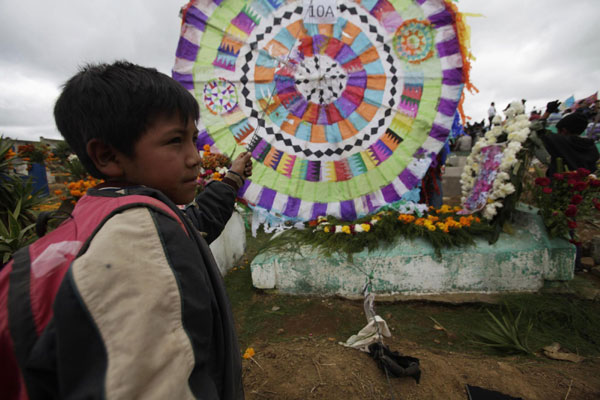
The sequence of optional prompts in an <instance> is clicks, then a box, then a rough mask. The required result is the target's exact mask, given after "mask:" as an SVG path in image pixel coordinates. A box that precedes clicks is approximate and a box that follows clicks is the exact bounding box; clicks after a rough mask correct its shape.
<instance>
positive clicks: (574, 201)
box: [571, 194, 583, 205]
mask: <svg viewBox="0 0 600 400" xmlns="http://www.w3.org/2000/svg"><path fill="white" fill-rule="evenodd" d="M582 201H583V196H582V195H580V194H576V195H574V196H573V197H571V204H575V205H577V204H579V203H581V202H582Z"/></svg>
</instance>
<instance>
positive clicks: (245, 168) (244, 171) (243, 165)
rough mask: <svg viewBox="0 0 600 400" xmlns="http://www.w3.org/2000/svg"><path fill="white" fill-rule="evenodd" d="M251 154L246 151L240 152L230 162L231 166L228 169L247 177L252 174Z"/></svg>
mask: <svg viewBox="0 0 600 400" xmlns="http://www.w3.org/2000/svg"><path fill="white" fill-rule="evenodd" d="M251 156H252V155H251V154H250V153H249V152H247V151H245V152H243V153H240V155H238V156H237V158H236V159H235V160H234V161H233V163H232V164H231V168H230V169H229V170H230V171H232V172H235V173H237V174H239V175H240V176H243V177H244V178H247V177H249V176H251V175H252V158H251Z"/></svg>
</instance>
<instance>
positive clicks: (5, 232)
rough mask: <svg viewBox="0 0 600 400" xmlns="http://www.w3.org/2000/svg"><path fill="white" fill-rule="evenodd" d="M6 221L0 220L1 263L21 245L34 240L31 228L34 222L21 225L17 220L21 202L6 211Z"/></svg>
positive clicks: (5, 261) (6, 260) (8, 258)
mask: <svg viewBox="0 0 600 400" xmlns="http://www.w3.org/2000/svg"><path fill="white" fill-rule="evenodd" d="M7 214H8V222H7V223H6V224H5V223H4V222H3V221H2V220H0V258H1V259H2V264H5V263H7V262H8V260H10V258H11V257H12V255H13V254H14V252H15V251H17V250H19V249H20V248H21V247H24V246H27V245H28V244H30V243H31V242H33V241H34V240H35V235H34V233H33V231H32V229H33V228H34V227H35V223H32V224H29V225H27V226H22V225H21V223H20V222H19V215H20V214H21V202H20V201H19V202H18V203H17V207H16V209H15V210H14V211H10V210H9V211H8V212H7Z"/></svg>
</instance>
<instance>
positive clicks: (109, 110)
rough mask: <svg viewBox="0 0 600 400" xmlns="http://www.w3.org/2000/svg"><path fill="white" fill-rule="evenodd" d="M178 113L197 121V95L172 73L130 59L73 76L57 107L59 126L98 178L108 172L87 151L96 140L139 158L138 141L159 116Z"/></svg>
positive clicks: (89, 68)
mask: <svg viewBox="0 0 600 400" xmlns="http://www.w3.org/2000/svg"><path fill="white" fill-rule="evenodd" d="M176 115H178V116H179V117H180V118H181V119H182V121H183V123H185V124H187V122H188V118H193V119H194V120H197V119H198V118H199V115H200V112H199V108H198V103H197V102H196V99H194V97H193V96H192V95H191V94H190V93H189V92H188V91H187V90H186V89H184V88H183V86H181V85H180V84H179V83H178V82H177V81H175V80H173V79H171V78H170V77H169V76H167V75H165V74H163V73H160V72H158V71H157V70H156V69H154V68H145V67H142V66H139V65H135V64H131V63H129V62H126V61H117V62H115V63H113V64H89V65H86V66H84V67H83V68H81V69H80V71H79V72H78V73H77V74H75V76H73V77H72V78H71V79H69V80H68V81H67V83H66V84H65V85H64V87H63V91H62V93H61V94H60V96H59V98H58V100H57V101H56V105H55V106H54V119H55V120H56V126H57V128H58V130H59V131H60V133H61V135H62V136H63V137H64V138H65V140H66V141H67V143H68V144H69V146H71V149H73V151H74V152H75V153H76V154H77V156H78V157H79V159H80V160H81V162H82V164H83V165H84V166H85V167H86V169H87V170H88V172H89V173H90V174H91V175H92V176H94V177H96V178H106V177H105V176H103V174H102V173H101V172H100V171H98V170H97V169H96V167H95V165H94V163H93V162H92V160H91V159H90V158H89V156H88V154H87V151H86V146H87V143H88V142H89V141H90V140H91V139H94V138H96V139H98V140H100V141H101V142H103V143H105V144H107V145H111V146H113V147H114V148H115V149H117V150H118V151H120V152H122V153H123V154H125V155H127V156H129V157H133V156H134V154H133V150H134V145H135V143H136V142H137V141H138V140H139V138H140V137H141V135H142V134H143V133H144V132H145V131H146V130H147V129H148V128H149V127H150V126H151V125H152V124H153V123H154V122H155V120H156V118H158V117H161V116H165V117H167V118H171V117H173V116H176Z"/></svg>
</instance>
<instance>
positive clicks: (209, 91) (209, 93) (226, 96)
mask: <svg viewBox="0 0 600 400" xmlns="http://www.w3.org/2000/svg"><path fill="white" fill-rule="evenodd" d="M237 103H238V97H237V92H236V90H235V86H234V84H233V83H231V82H229V81H228V80H227V79H225V78H218V79H213V80H212V81H209V82H207V83H206V84H205V85H204V104H205V105H206V108H207V109H208V111H210V112H211V113H212V114H215V115H220V114H224V113H228V112H230V111H231V110H233V109H234V108H235V106H237Z"/></svg>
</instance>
